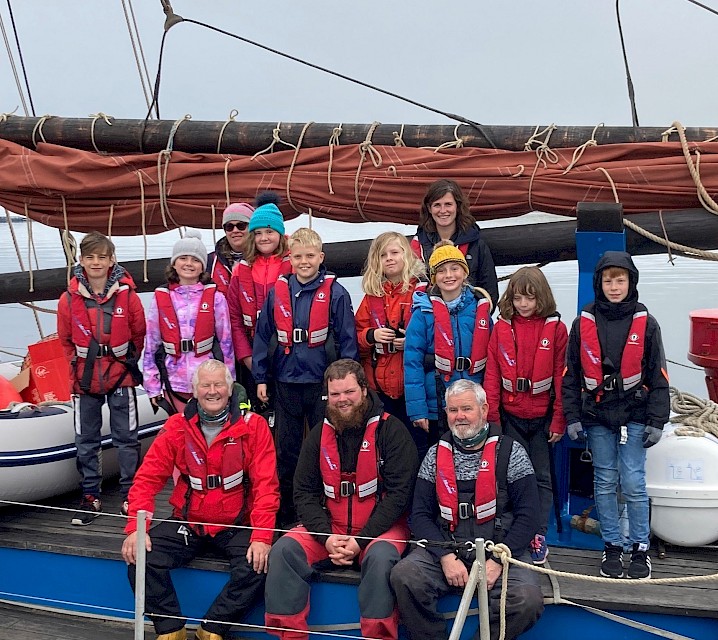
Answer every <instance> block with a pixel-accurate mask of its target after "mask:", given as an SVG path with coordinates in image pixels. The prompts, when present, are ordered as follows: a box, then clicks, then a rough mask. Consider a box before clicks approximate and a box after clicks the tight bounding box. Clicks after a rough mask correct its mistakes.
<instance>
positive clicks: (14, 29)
mask: <svg viewBox="0 0 718 640" xmlns="http://www.w3.org/2000/svg"><path fill="white" fill-rule="evenodd" d="M7 10H8V13H9V14H10V24H11V25H12V32H13V35H14V36H15V46H16V47H17V55H18V58H20V67H21V69H22V76H23V78H24V80H25V89H26V90H27V99H28V101H29V102H30V111H31V112H32V115H33V116H34V115H35V104H34V103H33V101H32V92H31V91H30V82H29V81H28V79H27V69H25V59H24V57H23V55H22V47H21V46H20V38H19V36H18V35H17V26H16V25H15V15H14V14H13V11H12V5H11V4H10V0H7ZM3 32H4V30H3ZM26 115H27V110H26Z"/></svg>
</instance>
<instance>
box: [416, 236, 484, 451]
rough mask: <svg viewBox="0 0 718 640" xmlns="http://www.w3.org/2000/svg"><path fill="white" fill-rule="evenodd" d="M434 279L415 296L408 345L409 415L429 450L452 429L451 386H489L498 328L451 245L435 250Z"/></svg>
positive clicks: (447, 242) (461, 257)
mask: <svg viewBox="0 0 718 640" xmlns="http://www.w3.org/2000/svg"><path fill="white" fill-rule="evenodd" d="M429 275H430V276H431V284H432V286H431V287H430V289H429V290H428V291H427V292H426V293H423V292H416V293H414V300H413V306H412V315H411V320H410V321H409V326H408V327H407V331H406V342H405V346H404V383H405V389H406V410H407V414H408V416H409V419H410V420H411V421H412V423H413V425H414V427H415V428H417V429H423V430H424V431H426V432H427V433H428V442H427V448H428V447H430V446H431V445H432V444H434V443H436V442H437V441H438V440H439V437H440V436H441V434H442V432H443V431H444V430H445V429H446V421H445V416H444V411H443V407H444V399H443V394H444V390H445V389H446V387H448V386H449V385H450V384H451V383H452V382H454V381H455V380H458V379H460V378H468V379H470V380H473V381H474V382H479V383H480V382H482V381H483V379H484V368H485V365H486V355H487V352H488V344H489V334H490V332H491V327H492V321H491V309H492V304H491V299H490V297H489V295H488V294H487V293H486V291H484V290H483V289H481V288H475V287H471V286H469V285H468V284H467V278H468V276H469V266H468V264H467V262H466V259H465V258H464V255H463V253H462V252H461V251H460V250H459V249H458V247H455V246H454V244H453V243H452V242H451V241H450V240H443V241H441V242H439V243H438V244H437V245H436V246H435V247H434V251H433V253H432V254H431V257H430V258H429ZM425 453H426V451H420V452H419V454H420V455H423V454H425Z"/></svg>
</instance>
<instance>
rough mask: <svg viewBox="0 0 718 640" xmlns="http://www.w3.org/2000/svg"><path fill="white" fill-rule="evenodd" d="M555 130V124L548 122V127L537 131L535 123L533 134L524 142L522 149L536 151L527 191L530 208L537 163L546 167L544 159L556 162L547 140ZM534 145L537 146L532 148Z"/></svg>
mask: <svg viewBox="0 0 718 640" xmlns="http://www.w3.org/2000/svg"><path fill="white" fill-rule="evenodd" d="M555 130H556V125H555V124H550V125H549V126H548V127H546V128H544V129H542V130H541V131H539V126H538V125H536V128H535V129H534V132H533V135H532V136H531V137H530V138H529V139H528V140H527V141H526V144H524V151H535V152H536V164H535V165H534V170H533V171H532V172H531V179H530V180H529V193H528V204H529V207H530V208H531V209H532V210H533V208H534V206H533V202H532V199H531V193H532V189H533V184H534V178H535V177H536V172H537V171H538V167H539V164H541V165H543V168H544V169H546V167H548V164H547V162H546V160H548V162H550V163H551V164H557V163H558V155H557V154H556V152H555V151H554V150H553V149H551V147H549V146H548V143H549V140H550V139H551V134H552V133H553V132H554V131H555ZM541 136H544V137H543V139H542V138H541ZM534 145H538V146H537V147H536V148H535V149H534Z"/></svg>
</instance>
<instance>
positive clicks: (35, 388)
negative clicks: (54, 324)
mask: <svg viewBox="0 0 718 640" xmlns="http://www.w3.org/2000/svg"><path fill="white" fill-rule="evenodd" d="M28 352H29V353H28V357H27V361H28V362H29V365H30V366H29V367H28V368H29V370H30V375H29V380H28V385H27V386H26V387H25V388H24V389H22V391H21V393H20V394H21V395H22V398H23V400H25V402H32V403H34V404H38V403H40V402H67V401H68V400H69V399H70V390H71V388H70V365H69V363H68V362H67V358H66V357H65V353H64V351H63V350H62V345H61V344H60V339H59V338H51V339H49V340H42V341H41V342H37V343H35V344H32V345H30V346H29V347H28ZM23 373H25V372H23ZM20 375H22V374H20ZM18 377H19V376H18Z"/></svg>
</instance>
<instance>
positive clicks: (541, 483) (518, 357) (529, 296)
mask: <svg viewBox="0 0 718 640" xmlns="http://www.w3.org/2000/svg"><path fill="white" fill-rule="evenodd" d="M499 313H500V317H499V319H498V321H497V323H496V325H495V326H494V330H493V333H492V334H491V340H490V341H489V355H488V360H487V362H486V374H485V376H484V390H485V391H486V399H487V402H488V403H489V416H488V419H489V421H490V422H499V421H500V422H501V424H502V426H503V431H504V433H506V434H508V435H510V436H511V437H512V438H513V439H514V440H516V441H518V442H520V443H521V444H522V445H523V447H524V449H526V451H527V452H528V454H529V457H530V458H531V463H532V464H533V467H534V471H535V472H536V480H537V482H538V488H539V509H540V526H539V530H538V532H537V533H536V535H535V537H534V539H533V542H532V543H531V545H530V547H531V558H532V560H533V561H534V564H543V563H544V562H545V561H546V556H547V555H548V548H547V546H546V530H547V527H548V518H549V514H550V512H551V506H552V504H553V492H552V488H551V462H550V451H549V447H550V445H552V444H554V443H556V442H558V441H559V440H560V439H561V437H562V436H563V433H564V431H565V430H566V421H565V419H564V416H563V407H562V404H561V382H562V378H563V368H564V362H565V359H566V343H567V342H568V331H567V330H566V326H565V325H564V324H563V322H561V319H560V315H559V314H558V313H556V301H555V300H554V297H553V293H552V292H551V287H550V286H549V284H548V282H547V280H546V277H545V276H544V274H543V273H542V271H541V269H538V268H537V267H522V268H521V269H519V270H518V271H516V273H514V274H513V275H512V276H511V279H510V280H509V284H508V287H507V288H506V291H505V292H504V295H503V296H501V300H499Z"/></svg>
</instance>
